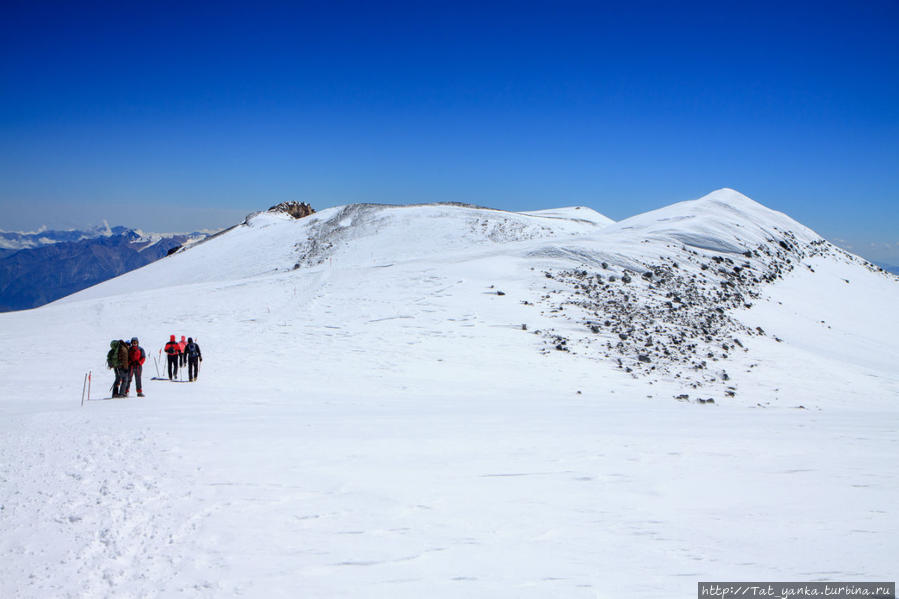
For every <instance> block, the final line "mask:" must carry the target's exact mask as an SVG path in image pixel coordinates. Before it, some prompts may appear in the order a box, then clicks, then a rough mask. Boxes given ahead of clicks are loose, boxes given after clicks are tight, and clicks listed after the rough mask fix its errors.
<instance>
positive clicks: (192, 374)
mask: <svg viewBox="0 0 899 599" xmlns="http://www.w3.org/2000/svg"><path fill="white" fill-rule="evenodd" d="M184 353H185V354H186V355H187V374H188V380H189V381H190V382H191V383H193V382H194V381H196V380H197V375H198V374H199V373H200V362H202V361H203V354H202V353H200V346H199V345H197V344H196V343H195V342H194V339H193V337H188V338H187V345H186V346H184Z"/></svg>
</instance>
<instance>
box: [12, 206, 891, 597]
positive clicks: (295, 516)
mask: <svg viewBox="0 0 899 599" xmlns="http://www.w3.org/2000/svg"><path fill="white" fill-rule="evenodd" d="M585 214H586V215H587V216H586V217H584V215H585ZM780 241H784V242H785V243H786V244H787V247H789V248H800V247H801V248H805V249H804V250H803V251H802V252H800V251H799V250H796V251H795V252H794V253H789V254H784V256H783V260H786V259H790V260H791V262H789V263H788V264H789V267H790V268H791V270H785V271H783V272H782V273H781V274H782V276H778V277H772V280H771V281H765V282H762V283H761V284H759V285H758V286H756V287H753V288H752V289H756V290H757V295H758V297H753V298H752V300H751V301H749V300H748V295H747V301H746V302H745V305H743V304H742V303H740V304H738V307H729V308H728V309H727V311H726V312H727V315H728V316H729V318H731V319H732V320H733V322H736V323H739V324H740V326H745V327H746V330H749V329H753V330H754V329H755V327H760V328H761V329H763V330H764V334H762V333H759V334H755V335H748V334H747V333H746V332H745V330H744V331H743V332H740V333H731V332H729V331H730V329H727V330H726V331H725V332H726V334H727V335H737V334H739V336H740V337H741V338H742V341H741V343H742V346H745V347H742V349H738V347H737V346H735V345H733V344H732V343H731V344H730V345H733V346H732V347H731V348H730V349H729V350H727V352H726V354H727V357H724V353H722V350H720V348H719V349H717V350H715V351H714V352H712V353H713V354H714V357H713V358H708V363H709V366H708V367H707V368H706V369H704V371H703V372H712V371H713V370H714V371H715V372H716V373H717V372H718V370H720V369H726V371H727V372H728V373H729V379H728V380H726V382H722V381H721V380H720V378H716V380H714V381H712V380H711V378H709V379H708V380H700V379H699V378H697V376H694V375H691V374H690V373H691V372H692V371H691V370H690V369H689V367H688V366H685V365H684V364H680V363H671V364H669V365H668V366H667V367H666V368H662V362H653V364H652V365H653V366H655V365H656V364H659V366H660V367H659V369H657V370H652V369H650V368H649V366H648V365H644V366H645V369H644V370H643V371H640V370H634V372H631V373H628V372H626V371H625V370H624V369H623V368H622V367H619V366H618V365H617V363H616V362H615V360H614V359H607V357H606V356H605V355H604V354H603V352H604V351H613V350H614V345H613V342H614V341H616V340H617V338H615V337H614V336H613V335H612V334H611V332H610V330H609V329H608V327H605V328H602V330H601V331H600V333H598V334H597V335H592V334H591V333H590V332H589V330H588V328H587V327H585V322H584V321H583V318H584V316H583V314H581V312H579V310H581V311H583V310H586V309H585V308H583V307H582V306H581V307H579V306H575V304H573V303H570V302H569V303H566V302H564V301H558V300H557V298H569V299H570V298H575V297H577V293H580V291H583V289H581V290H580V291H578V290H577V289H574V290H572V288H571V287H569V286H567V284H566V283H564V282H563V280H564V276H563V275H562V273H564V272H566V271H584V272H589V273H594V272H595V273H604V276H606V277H608V276H609V273H615V274H616V275H618V276H619V277H620V276H622V275H624V274H627V273H630V275H631V276H632V277H633V279H634V281H633V282H631V283H628V284H627V286H626V287H620V286H621V285H622V283H621V282H620V281H617V282H615V283H608V284H609V285H610V288H614V289H616V290H617V289H623V290H624V292H625V293H627V294H629V295H630V296H636V297H638V299H639V298H643V299H646V301H649V299H647V298H650V299H651V298H652V297H654V296H653V294H654V293H657V292H658V291H659V289H660V287H659V286H658V285H659V283H658V282H657V281H658V277H657V278H656V279H655V282H654V281H652V280H650V281H647V280H645V279H644V278H643V277H642V276H641V275H642V274H648V272H649V271H650V270H651V269H652V267H653V266H658V265H670V264H671V263H673V262H675V261H676V262H677V265H676V266H674V267H669V268H673V269H676V271H677V272H679V273H681V274H682V275H683V276H684V277H685V278H686V279H689V277H694V278H697V280H698V279H699V278H700V277H703V276H711V275H709V274H708V273H713V272H715V269H714V268H711V269H706V268H701V266H702V265H703V264H705V262H706V261H712V260H715V259H717V260H725V259H732V260H733V264H734V265H737V264H739V263H740V262H741V261H742V260H743V257H742V256H741V254H742V253H743V252H749V255H750V256H751V257H749V258H747V259H746V263H747V264H750V265H751V268H752V269H754V270H752V272H762V269H763V267H764V262H765V260H766V259H767V258H766V256H767V255H766V254H765V253H764V250H765V248H769V247H775V248H776V247H779V246H778V242H780ZM758 248H761V250H762V251H761V252H759V253H758V254H757V255H753V254H752V251H753V250H754V249H758ZM816 248H818V249H820V248H825V249H826V251H821V252H819V253H816V252H815V249H816ZM791 251H793V250H791ZM772 255H773V253H772ZM602 263H605V264H606V266H605V267H603V266H602ZM711 263H712V264H713V265H714V267H715V268H717V267H718V266H719V265H720V264H726V263H719V262H711ZM779 264H780V263H779ZM782 264H787V263H786V262H782ZM728 268H730V267H729V266H728ZM744 272H746V271H745V270H744ZM715 276H717V275H715ZM721 276H722V277H723V276H725V275H723V274H722V275H721ZM728 276H730V275H728ZM608 280H609V279H608V278H606V279H605V281H606V282H608ZM710 280H711V279H710ZM715 281H717V280H715ZM713 282H714V281H713ZM738 284H742V283H739V282H738ZM651 285H652V287H651ZM711 287H713V286H712V285H711V284H710V286H709V288H711ZM722 287H724V285H722ZM746 289H750V287H746ZM591 293H592V292H591ZM662 299H664V297H663V298H662ZM616 301H617V300H616ZM653 301H654V300H653ZM627 305H631V304H627ZM897 305H899V282H897V279H896V277H893V276H889V275H885V274H883V273H881V272H877V271H876V270H875V269H872V268H870V267H868V266H866V265H865V263H864V262H863V261H862V260H860V259H858V258H856V257H853V256H851V255H848V254H845V253H844V252H841V251H838V250H835V249H832V248H830V246H829V245H828V244H826V242H823V240H820V239H819V238H818V236H817V235H816V234H815V233H814V232H813V231H810V230H809V229H807V228H805V227H803V226H802V225H800V224H799V223H796V222H795V221H793V220H791V219H789V218H788V217H786V216H785V215H782V214H780V213H776V212H773V211H771V210H768V209H767V208H765V207H763V206H761V205H759V204H757V203H755V202H753V201H752V200H749V199H748V198H746V197H745V196H742V195H740V194H738V193H737V192H734V191H732V190H719V191H718V192H715V193H713V194H710V195H709V196H706V197H705V198H701V199H699V200H696V201H693V202H684V203H681V204H676V205H673V206H669V207H667V208H664V209H662V210H658V211H654V212H650V213H647V214H643V215H639V216H636V217H633V218H629V219H626V220H624V221H621V222H618V223H612V222H611V221H609V220H608V219H606V218H605V217H602V215H599V214H598V213H595V212H593V211H589V209H584V208H581V209H565V210H554V211H540V212H535V213H526V214H525V213H510V212H502V211H496V210H488V209H480V208H473V207H465V206H455V205H422V206H411V207H393V206H375V205H355V206H345V207H339V208H332V209H328V210H324V211H322V212H320V213H316V214H314V215H312V216H310V217H307V218H304V219H300V220H293V219H291V218H289V217H287V216H286V215H283V214H272V213H259V214H256V215H252V216H251V217H249V218H248V219H247V222H246V223H245V224H243V225H240V226H238V227H235V228H233V229H231V230H229V231H227V232H225V233H223V234H220V235H218V236H216V237H213V238H211V239H209V240H207V241H205V242H202V243H198V244H196V245H195V246H193V247H191V248H190V249H188V250H186V251H183V252H180V253H178V254H175V255H172V256H169V257H167V258H165V259H163V260H160V261H157V262H154V263H152V264H150V265H148V266H146V267H143V268H141V269H139V270H136V271H132V272H130V273H127V274H125V275H123V276H121V277H118V278H116V279H113V280H110V281H107V282H104V283H102V284H100V285H97V286H96V287H93V288H90V289H87V290H84V291H82V292H79V293H77V294H75V295H73V296H70V297H68V298H64V299H63V300H60V301H57V302H55V303H53V304H49V305H47V306H44V307H41V308H38V309H35V310H29V311H23V312H12V313H6V314H0V346H2V347H4V348H6V352H5V354H4V358H3V360H2V361H0V597H36V598H37V597H173V596H178V597H234V596H242V597H603V598H605V597H622V596H627V597H641V598H652V597H658V598H663V597H665V598H668V597H689V596H693V595H694V594H695V592H696V583H697V581H701V580H895V576H896V569H895V564H896V556H899V519H897V517H896V512H895V506H896V504H897V500H899V476H897V474H899V468H897V460H896V454H897V450H899V418H897V416H899V404H897V401H899V366H897V361H896V357H897V356H899V320H897V319H896V318H895V307H896V306H897ZM625 309H627V308H626V306H625ZM675 310H676V308H672V311H675ZM709 310H714V306H711V307H709ZM660 314H662V313H661V312H660ZM587 317H589V318H597V319H598V320H597V322H600V321H601V320H602V319H603V318H605V317H606V316H603V315H599V316H595V315H588V316H587ZM660 318H661V320H660V321H659V326H660V327H669V328H670V329H672V330H673V329H676V328H677V326H680V325H677V324H671V323H669V322H667V321H665V317H664V315H663V316H662V317H660ZM728 322H730V321H728ZM523 325H524V326H523ZM727 326H731V325H727ZM666 330H668V329H666ZM170 334H175V335H178V337H179V338H180V335H182V334H183V335H188V336H192V337H194V338H196V339H198V342H199V344H200V346H201V347H202V351H203V356H204V362H203V365H202V368H201V372H200V376H199V379H198V381H197V382H195V383H182V382H169V381H168V380H155V377H156V375H157V372H156V366H155V363H154V362H155V360H157V359H160V350H161V347H162V345H163V344H164V343H165V342H166V341H167V340H168V338H169V335H170ZM722 334H724V333H722ZM134 335H137V336H138V337H140V340H141V345H142V346H143V347H144V348H145V350H146V351H147V354H148V359H147V362H146V364H145V366H144V372H143V387H144V392H145V393H146V397H145V398H135V397H134V389H133V388H132V390H131V397H130V398H128V399H122V400H109V399H106V398H108V397H109V390H108V389H109V385H110V384H111V382H112V375H111V374H110V371H108V370H107V369H106V368H105V354H106V351H107V350H108V347H109V341H110V340H112V339H118V338H125V339H128V338H130V337H131V336H134ZM554 336H555V337H564V338H566V339H567V340H568V349H564V350H555V349H553V348H552V343H550V344H549V345H548V344H547V339H548V338H552V337H554ZM605 342H608V343H609V345H608V347H611V348H613V349H612V350H609V349H608V348H607V349H605V350H603V349H601V348H603V347H606V346H605V345H603V344H604V343H605ZM703 347H704V346H703ZM702 351H703V352H704V351H705V349H704V348H703V350H702ZM625 357H626V361H625V363H624V365H628V364H631V362H629V361H627V360H630V358H629V357H627V356H625ZM653 359H654V360H655V358H653ZM691 359H692V358H691ZM697 359H698V358H697ZM636 367H637V363H634V368H636ZM159 368H160V371H162V370H163V368H164V365H163V364H162V360H160V365H159ZM88 371H90V372H91V373H92V377H91V378H92V389H91V393H90V397H89V400H88V401H86V402H85V403H84V406H83V407H82V405H81V390H82V382H83V377H84V375H85V373H87V372H88ZM709 376H710V377H711V375H709ZM715 376H716V377H720V375H717V374H716V375H715ZM690 377H692V378H690ZM688 379H689V380H690V381H693V382H694V383H696V384H697V385H700V386H698V387H693V386H691V384H689V383H688ZM724 385H728V386H724ZM728 388H732V389H736V393H735V395H734V396H733V397H729V396H727V395H726V394H725V393H724V391H725V390H726V389H728ZM683 395H689V401H678V400H676V399H675V397H676V396H683ZM698 397H701V398H714V400H715V401H714V403H711V402H710V403H703V404H700V403H697V402H695V401H694V400H695V399H696V398H698ZM681 399H684V398H683V397H681Z"/></svg>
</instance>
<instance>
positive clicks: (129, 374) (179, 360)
mask: <svg viewBox="0 0 899 599" xmlns="http://www.w3.org/2000/svg"><path fill="white" fill-rule="evenodd" d="M165 353H166V355H167V356H168V366H169V380H172V379H173V378H174V377H177V376H178V366H179V365H180V366H182V367H183V366H184V365H187V370H188V377H189V380H190V382H194V381H196V380H197V375H198V374H199V370H200V362H202V361H203V354H202V353H201V352H200V346H199V345H198V344H197V343H195V342H194V340H193V338H192V337H188V338H187V339H185V338H184V337H183V336H182V337H181V341H180V342H178V341H175V336H174V335H172V336H171V337H170V339H169V342H168V343H166V344H165ZM146 359H147V354H146V352H145V351H144V348H142V347H141V346H140V342H139V340H138V338H137V337H132V338H131V343H128V342H126V341H123V340H121V339H113V340H112V341H111V342H110V344H109V351H108V352H107V353H106V365H107V366H108V367H109V368H111V369H113V371H114V372H115V381H114V382H113V383H112V396H113V397H128V393H129V392H130V389H131V381H134V383H135V389H137V396H138V397H144V391H143V385H141V374H142V373H143V367H144V361H145V360H146Z"/></svg>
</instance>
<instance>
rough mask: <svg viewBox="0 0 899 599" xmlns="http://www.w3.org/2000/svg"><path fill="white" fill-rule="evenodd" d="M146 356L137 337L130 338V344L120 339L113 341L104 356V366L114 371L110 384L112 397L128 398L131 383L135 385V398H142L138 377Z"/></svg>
mask: <svg viewBox="0 0 899 599" xmlns="http://www.w3.org/2000/svg"><path fill="white" fill-rule="evenodd" d="M146 359H147V354H146V352H144V348H142V347H141V346H140V342H139V341H138V339H137V337H132V338H131V343H127V342H125V341H123V340H121V339H114V340H113V341H112V342H111V343H110V344H109V352H107V354H106V365H107V366H108V367H109V368H112V369H113V370H114V371H115V382H113V384H112V396H113V397H128V393H129V392H130V390H131V381H132V380H133V381H134V383H135V389H137V396H138V397H143V396H144V390H143V385H141V380H140V376H141V374H142V373H143V368H144V361H145V360H146Z"/></svg>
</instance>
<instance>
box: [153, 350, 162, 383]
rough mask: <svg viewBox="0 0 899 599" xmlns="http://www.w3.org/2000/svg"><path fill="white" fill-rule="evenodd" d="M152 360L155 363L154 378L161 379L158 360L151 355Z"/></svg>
mask: <svg viewBox="0 0 899 599" xmlns="http://www.w3.org/2000/svg"><path fill="white" fill-rule="evenodd" d="M153 362H155V363H156V378H158V379H161V378H162V375H160V374H159V360H157V359H156V356H153Z"/></svg>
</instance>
